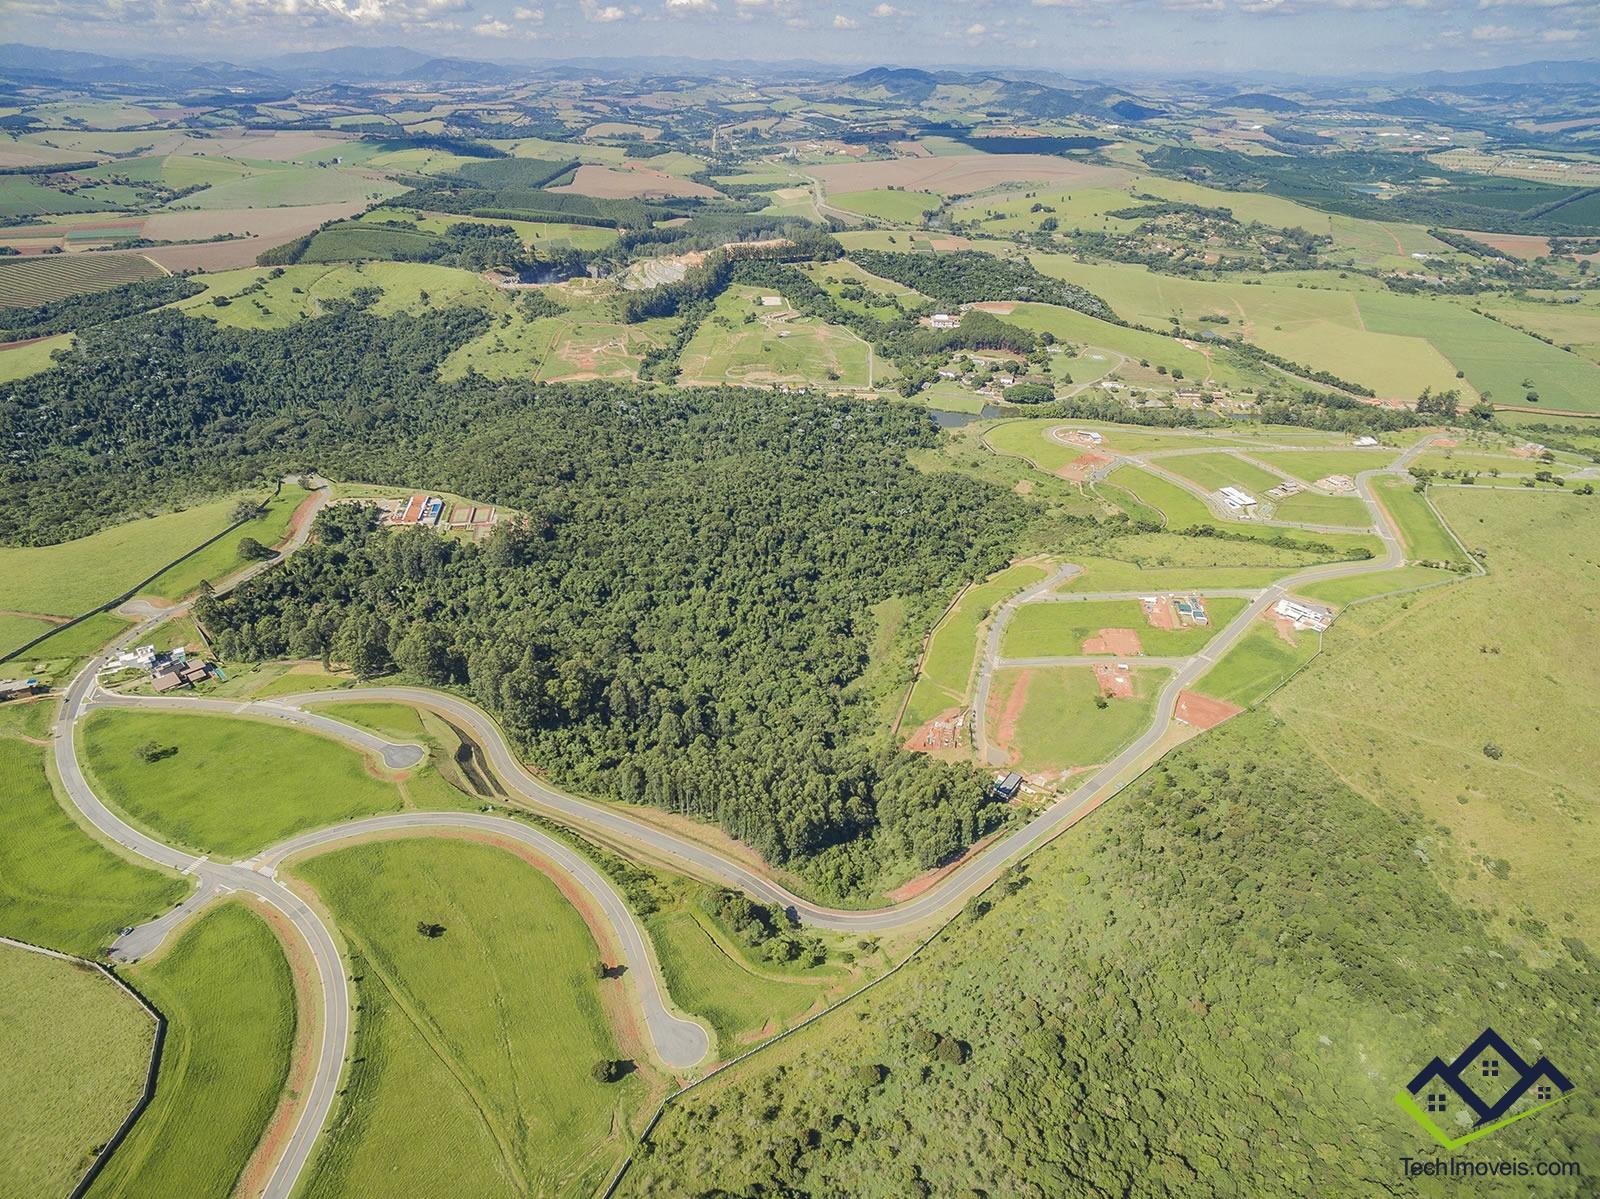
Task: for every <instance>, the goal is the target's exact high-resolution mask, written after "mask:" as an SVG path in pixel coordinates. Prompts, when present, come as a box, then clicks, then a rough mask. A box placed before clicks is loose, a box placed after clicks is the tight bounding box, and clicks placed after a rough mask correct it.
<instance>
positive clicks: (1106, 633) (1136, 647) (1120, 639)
mask: <svg viewBox="0 0 1600 1199" xmlns="http://www.w3.org/2000/svg"><path fill="white" fill-rule="evenodd" d="M1083 652H1084V653H1086V654H1116V655H1118V656H1120V657H1131V656H1132V655H1134V654H1142V653H1144V647H1143V646H1142V645H1140V644H1139V634H1138V633H1136V632H1134V631H1133V630H1132V629H1099V630H1097V631H1096V633H1095V636H1093V637H1090V638H1089V639H1088V640H1086V641H1085V642H1084V643H1083Z"/></svg>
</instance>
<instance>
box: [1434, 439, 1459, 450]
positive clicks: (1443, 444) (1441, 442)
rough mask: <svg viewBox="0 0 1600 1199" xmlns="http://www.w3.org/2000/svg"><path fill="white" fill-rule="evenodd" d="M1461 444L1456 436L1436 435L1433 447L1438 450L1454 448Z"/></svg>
mask: <svg viewBox="0 0 1600 1199" xmlns="http://www.w3.org/2000/svg"><path fill="white" fill-rule="evenodd" d="M1460 444H1461V443H1460V442H1459V441H1457V440H1456V439H1455V438H1454V437H1436V438H1434V441H1433V448H1434V449H1436V450H1453V449H1455V448H1456V447H1457V446H1458V445H1460Z"/></svg>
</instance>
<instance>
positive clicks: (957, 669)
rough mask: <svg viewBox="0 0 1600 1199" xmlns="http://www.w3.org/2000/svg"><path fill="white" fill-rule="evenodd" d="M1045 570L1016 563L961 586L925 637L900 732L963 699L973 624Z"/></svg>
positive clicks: (974, 644) (974, 639) (973, 649)
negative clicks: (958, 595) (959, 593)
mask: <svg viewBox="0 0 1600 1199" xmlns="http://www.w3.org/2000/svg"><path fill="white" fill-rule="evenodd" d="M1049 573H1050V572H1049V571H1048V569H1047V568H1046V567H1045V566H1043V565H1042V564H1040V563H1038V562H1018V563H1015V564H1013V565H1011V566H1008V567H1006V568H1005V569H1004V570H1002V571H1000V572H999V573H998V574H996V575H994V576H992V577H991V578H989V579H986V580H985V581H983V582H982V583H979V584H977V585H976V586H974V587H971V588H969V589H968V590H967V592H966V594H964V595H963V596H962V597H961V599H960V600H959V601H958V602H957V603H956V605H955V607H954V608H952V609H951V610H950V612H949V613H948V614H947V615H946V616H945V617H944V619H943V620H941V621H940V622H939V624H938V625H937V626H936V627H935V628H934V630H933V635H932V636H931V637H930V638H929V640H928V648H927V652H926V653H925V654H924V655H923V659H922V665H921V669H920V670H919V671H918V674H917V681H916V683H915V684H914V685H913V686H912V689H911V699H910V702H909V703H908V704H907V705H906V713H905V717H904V718H903V719H902V720H901V722H900V726H901V728H902V730H907V731H909V730H911V729H914V728H916V727H917V726H919V725H921V724H923V723H925V722H926V721H929V720H931V719H933V717H935V716H937V715H938V714H939V713H940V712H943V711H944V710H945V709H946V708H954V707H959V706H961V705H962V704H964V703H966V702H967V683H968V681H969V680H970V679H971V678H972V663H973V660H974V659H975V658H976V657H977V655H978V627H979V626H980V625H981V624H982V623H983V621H984V620H985V618H987V617H988V615H989V614H990V613H991V612H992V611H994V609H995V607H996V606H998V605H999V604H1000V603H1001V602H1003V601H1004V600H1006V599H1008V598H1009V597H1011V596H1013V595H1015V594H1016V593H1017V592H1019V591H1021V590H1023V589H1024V588H1026V587H1031V586H1032V585H1033V584H1035V583H1040V582H1043V581H1044V579H1045V578H1046V577H1048V575H1049Z"/></svg>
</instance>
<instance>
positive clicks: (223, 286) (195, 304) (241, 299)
mask: <svg viewBox="0 0 1600 1199" xmlns="http://www.w3.org/2000/svg"><path fill="white" fill-rule="evenodd" d="M201 281H202V282H204V283H205V284H206V288H207V290H206V291H205V292H204V293H202V294H200V295H196V296H193V297H191V298H190V299H188V300H185V301H183V302H182V304H180V305H179V307H181V308H182V309H183V311H185V312H186V313H188V315H190V316H194V317H203V318H205V319H207V320H214V321H216V322H218V323H219V324H224V325H231V326H233V327H235V328H239V329H281V328H285V327H287V326H289V325H292V324H294V323H295V322H296V321H299V320H302V319H305V318H306V317H312V316H316V315H318V314H319V313H321V312H322V311H323V310H324V308H325V306H326V305H327V304H328V303H329V302H330V301H336V300H343V299H348V298H349V297H350V295H351V294H352V293H354V292H355V291H356V290H357V289H358V288H364V287H373V288H377V289H378V290H379V292H380V293H381V294H380V296H379V298H378V300H377V301H376V302H375V303H374V304H373V306H372V311H373V312H374V313H376V314H378V315H380V316H391V315H393V314H395V313H397V312H413V313H415V312H421V311H422V310H423V309H424V308H426V307H427V306H429V305H431V304H438V305H439V306H441V307H442V306H445V305H460V306H464V307H474V308H489V309H497V308H500V307H503V306H504V305H505V304H506V303H507V300H506V299H505V297H504V295H503V294H502V293H501V292H499V291H498V290H496V289H495V288H494V287H493V286H492V285H491V284H489V283H486V282H485V281H484V280H483V279H481V278H479V277H478V276H477V275H475V274H473V273H472V272H470V271H462V270H457V269H456V268H454V267H444V266H434V265H432V264H429V263H419V262H361V263H354V264H330V265H320V264H318V265H302V266H291V267H286V268H284V271H283V274H281V275H278V276H276V277H274V276H273V275H272V274H271V272H269V271H267V270H265V269H263V268H259V267H251V268H247V269H244V270H238V271H229V272H227V273H225V274H218V275H206V276H202V278H201ZM258 285H259V286H258ZM424 293H426V295H427V299H426V300H424V299H423V295H424ZM217 297H221V298H223V299H225V300H227V301H228V302H227V303H226V304H224V305H222V306H220V307H219V306H218V305H217V304H216V303H215V299H216V298H217Z"/></svg>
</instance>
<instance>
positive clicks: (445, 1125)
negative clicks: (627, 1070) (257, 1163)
mask: <svg viewBox="0 0 1600 1199" xmlns="http://www.w3.org/2000/svg"><path fill="white" fill-rule="evenodd" d="M294 871H295V873H296V874H298V875H300V876H301V877H302V878H304V879H306V880H307V881H308V882H309V883H311V884H312V886H314V887H315V888H316V889H317V892H318V893H319V894H320V895H321V897H322V898H323V900H324V902H325V903H326V904H327V906H328V907H329V908H330V909H331V911H332V912H333V914H334V917H335V919H336V920H337V921H338V924H339V928H340V931H341V932H342V933H343V934H344V936H345V940H346V942H347V944H348V946H349V948H350V952H351V954H352V957H353V959H354V961H355V974H356V978H357V983H356V987H357V992H358V994H359V997H360V1001H361V1020H360V1022H359V1024H358V1026H357V1033H356V1037H357V1042H356V1047H355V1056H354V1059H353V1062H352V1066H351V1072H350V1078H349V1084H348V1086H349V1089H348V1092H347V1096H346V1102H345V1107H344V1111H343V1115H342V1116H341V1117H340V1118H338V1119H336V1121H335V1123H334V1124H333V1126H332V1129H331V1132H330V1133H329V1135H328V1136H327V1138H326V1140H325V1141H324V1143H323V1144H324V1147H323V1149H322V1152H321V1154H320V1156H319V1157H318V1158H317V1159H316V1160H315V1163H314V1173H312V1174H311V1176H310V1180H309V1183H308V1185H307V1187H306V1193H307V1194H308V1195H311V1196H324V1195H326V1196H344V1195H361V1194H378V1193H383V1192H385V1191H387V1190H388V1189H390V1187H391V1186H392V1184H393V1180H394V1179H395V1178H404V1179H405V1191H406V1193H407V1194H408V1195H413V1196H417V1197H418V1199H429V1197H432V1196H456V1195H462V1194H472V1195H480V1196H492V1195H589V1194H592V1193H593V1192H595V1191H596V1190H597V1189H598V1188H599V1186H600V1184H601V1182H602V1180H603V1179H604V1178H605V1176H606V1174H607V1173H608V1172H609V1170H610V1169H611V1168H612V1167H613V1166H614V1165H615V1162H616V1159H617V1157H618V1156H619V1155H620V1153H621V1152H623V1151H624V1150H625V1148H626V1147H627V1145H629V1144H630V1143H631V1138H629V1136H628V1132H627V1128H628V1124H629V1121H630V1118H631V1117H632V1115H633V1114H634V1113H635V1111H636V1109H637V1107H638V1106H639V1105H640V1104H641V1103H642V1101H643V1099H644V1097H645V1095H646V1093H647V1090H648V1088H647V1086H646V1084H645V1082H644V1080H643V1079H642V1078H641V1077H640V1076H639V1075H638V1074H629V1075H627V1076H626V1077H624V1078H623V1079H621V1080H620V1081H619V1082H615V1083H603V1082H597V1081H596V1080H595V1079H594V1078H593V1077H591V1075H590V1069H591V1067H592V1066H593V1065H594V1063H595V1062H597V1061H599V1060H601V1059H609V1060H616V1059H619V1058H621V1057H622V1056H623V1054H624V1052H625V1051H623V1050H620V1049H619V1047H618V1043H617V1038H616V1037H615V1035H614V1034H613V1032H612V1030H611V1026H610V1024H609V1022H608V1019H607V1011H608V1010H614V1009H609V1005H610V1004H611V1003H613V1002H615V1003H617V1004H619V1005H620V1003H621V998H620V996H615V997H612V998H606V997H604V995H603V989H604V988H609V989H611V990H613V991H615V990H620V989H621V988H622V987H624V986H625V985H626V983H625V981H624V980H608V981H605V982H599V981H597V980H596V979H595V972H594V966H595V963H596V961H597V960H599V957H600V951H599V949H598V948H597V947H596V945H595V942H594V939H593V937H592V936H591V935H590V933H589V929H588V927H587V926H586V925H585V923H584V921H583V918H582V917H581V916H580V915H579V914H578V912H577V911H575V910H574V909H573V907H572V906H571V905H570V904H569V903H568V902H567V900H566V899H565V898H563V896H562V893H561V891H560V890H559V889H558V888H557V887H556V886H555V884H554V883H552V882H551V881H550V880H549V879H548V878H546V877H545V876H544V875H543V874H542V873H540V872H539V871H538V870H536V869H535V868H533V867H532V866H531V865H529V864H528V863H527V862H525V861H523V860H522V859H521V858H519V857H518V856H516V855H515V854H512V853H508V852H506V851H505V850H502V849H499V848H496V847H493V846H489V845H484V844H481V843H475V842H468V841H458V840H453V839H449V838H424V839H420V840H416V841H382V842H375V843H372V844H369V845H361V846H356V847H354V848H350V849H343V850H338V851H336V852H334V853H330V854H327V855H324V856H321V857H316V858H311V859H309V860H307V861H304V862H302V863H300V864H299V865H297V866H295V867H294ZM419 920H421V921H427V922H429V923H435V924H439V925H442V926H443V927H444V932H443V933H442V934H441V935H440V936H438V937H425V936H421V935H419V934H418V932H417V922H418V921H419Z"/></svg>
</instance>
